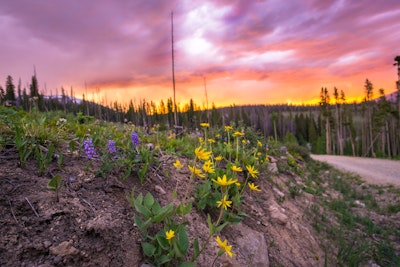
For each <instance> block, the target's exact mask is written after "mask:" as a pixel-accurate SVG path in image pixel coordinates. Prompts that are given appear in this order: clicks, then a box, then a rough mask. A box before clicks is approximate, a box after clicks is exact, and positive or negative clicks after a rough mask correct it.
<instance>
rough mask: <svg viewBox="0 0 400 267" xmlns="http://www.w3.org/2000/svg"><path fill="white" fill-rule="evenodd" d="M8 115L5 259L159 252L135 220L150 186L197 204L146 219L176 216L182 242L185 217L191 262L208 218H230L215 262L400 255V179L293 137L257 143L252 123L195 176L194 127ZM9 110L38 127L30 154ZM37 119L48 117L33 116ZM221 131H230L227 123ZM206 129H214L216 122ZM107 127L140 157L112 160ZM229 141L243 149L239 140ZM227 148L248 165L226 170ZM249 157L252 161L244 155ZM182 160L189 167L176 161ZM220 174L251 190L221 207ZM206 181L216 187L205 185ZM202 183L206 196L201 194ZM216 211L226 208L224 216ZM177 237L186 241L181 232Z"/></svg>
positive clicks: (107, 262)
mask: <svg viewBox="0 0 400 267" xmlns="http://www.w3.org/2000/svg"><path fill="white" fill-rule="evenodd" d="M3 115H4V114H3ZM7 116H8V118H9V120H4V122H3V123H2V125H1V132H2V136H3V137H2V142H1V144H2V145H1V150H0V190H1V192H2V194H1V199H0V214H1V215H2V216H1V219H0V220H1V221H0V223H1V230H0V265H1V266H143V264H144V262H145V261H146V260H149V259H150V260H151V257H145V255H144V253H143V250H142V248H143V243H146V242H148V243H149V242H150V243H151V241H149V240H147V241H146V238H147V236H146V235H143V231H141V229H139V228H140V227H138V226H139V225H138V223H139V222H140V221H138V220H137V219H135V220H134V218H133V217H134V216H141V215H143V214H141V212H139V211H138V207H140V205H138V204H137V199H138V197H139V196H140V193H142V196H146V195H147V194H148V193H150V194H151V195H152V196H153V197H154V199H155V200H154V201H157V202H159V203H160V205H161V207H163V206H168V205H171V206H173V207H179V206H180V205H181V204H182V203H185V204H186V203H193V205H192V207H191V209H190V211H189V212H184V213H183V214H182V213H181V214H179V213H177V214H175V213H174V214H172V213H171V216H173V221H172V222H171V221H169V220H168V218H167V217H165V220H164V221H161V222H162V224H161V225H158V224H154V225H153V226H151V227H149V228H148V229H147V230H148V235H152V234H156V233H158V232H159V231H160V230H161V232H163V229H165V226H166V225H175V226H176V227H177V228H174V230H175V232H176V233H177V234H178V233H179V234H178V235H177V236H176V237H175V238H176V240H178V239H179V241H181V240H182V237H183V236H184V235H183V234H182V232H181V230H179V229H182V228H179V227H183V226H178V225H184V226H185V229H186V230H185V231H187V240H188V245H187V248H186V249H187V251H186V256H180V258H179V257H178V258H173V259H172V260H171V261H170V264H171V265H172V266H177V264H178V262H182V261H184V260H186V261H190V259H191V255H193V253H195V252H196V246H195V245H194V242H195V240H196V238H197V240H198V243H199V246H200V248H202V247H203V244H206V243H207V239H208V236H209V232H210V223H209V222H208V220H211V221H212V222H215V221H218V222H221V224H217V226H222V225H223V224H224V225H225V223H226V226H225V227H220V228H222V229H221V231H220V232H218V231H217V232H215V233H214V234H213V235H212V237H211V238H210V239H209V240H210V242H209V245H208V246H206V248H205V250H204V251H203V252H202V253H201V254H200V256H199V257H198V258H197V260H196V266H211V265H212V264H213V262H214V261H215V263H214V266H324V264H327V265H328V266H332V265H335V264H338V265H343V266H348V265H351V264H355V265H354V266H358V265H363V266H374V264H379V265H380V266H396V264H399V255H400V247H399V245H398V244H400V233H399V231H398V229H400V225H399V220H398V216H399V212H400V209H399V207H400V201H399V195H400V191H399V189H398V188H395V187H393V186H387V187H377V186H369V185H368V184H366V183H364V182H362V181H360V180H359V179H357V178H354V177H351V176H347V175H344V174H342V173H340V172H338V171H337V170H334V169H332V168H330V167H329V166H327V165H326V164H321V163H318V162H314V161H312V160H310V159H308V157H307V153H304V151H303V150H302V149H301V148H299V147H297V146H293V145H288V146H287V148H286V147H282V146H281V145H280V144H278V143H276V144H275V143H273V142H270V143H269V147H268V149H265V145H262V146H257V142H256V141H257V139H254V138H257V137H256V136H255V135H252V134H251V132H248V131H247V130H246V131H244V132H243V133H244V134H243V136H240V140H242V139H243V140H249V143H248V145H246V144H245V143H246V142H241V143H243V146H242V145H240V147H241V149H240V151H239V152H240V153H238V152H236V151H238V150H235V149H233V151H232V153H229V151H228V154H226V155H224V156H223V159H222V160H221V161H219V163H217V162H215V170H216V173H215V176H212V175H211V174H209V175H210V177H209V178H210V179H211V180H210V181H209V180H207V179H204V178H199V177H194V176H193V174H192V173H191V171H190V170H189V168H188V166H191V165H193V162H195V164H200V161H198V160H194V158H193V157H195V153H193V150H194V148H195V147H198V146H199V145H200V146H202V145H201V142H200V143H199V141H198V137H197V136H191V135H190V134H188V135H187V136H186V135H185V136H183V137H181V138H180V139H175V138H171V137H170V138H169V137H168V134H166V133H155V132H154V133H152V134H151V135H145V134H144V132H142V131H141V130H140V129H139V128H137V127H134V126H132V125H118V124H105V123H103V122H94V123H87V124H79V123H76V122H75V121H74V118H73V117H68V118H67V120H66V122H65V124H64V125H63V126H60V124H58V125H57V121H60V119H59V117H58V116H55V117H46V116H45V115H43V114H39V115H29V116H27V117H22V118H20V117H19V116H18V115H17V114H11V113H8V114H7ZM13 116H15V117H13ZM35 116H36V117H35ZM34 117H35V118H34ZM11 118H13V119H15V118H19V119H21V122H22V125H25V126H26V127H25V128H24V129H25V134H26V135H24V136H25V137H28V136H29V137H32V138H33V137H34V140H35V141H33V139H30V141H31V143H32V144H36V148H38V149H39V150H36V151H38V152H36V153H34V154H32V155H30V156H27V157H26V160H24V161H23V163H24V164H23V165H21V157H20V155H21V149H18V148H21V144H20V143H18V134H17V135H15V134H16V133H15V132H13V131H14V130H15V129H17V128H18V127H17V128H13V126H12V124H13V123H14V122H15V120H13V119H11ZM36 120H37V121H38V122H41V123H38V124H35V123H34V121H36ZM63 123H64V122H63ZM132 130H135V131H137V132H138V133H139V134H138V137H139V140H140V144H139V145H138V147H137V148H135V147H132V145H131V144H130V142H131V140H130V139H131V132H132ZM217 132H218V134H222V135H223V134H224V130H223V129H221V130H220V131H217ZM204 133H206V134H209V137H210V136H217V135H216V133H215V132H213V129H210V130H207V131H204ZM225 134H226V133H225ZM88 136H91V137H93V139H94V141H93V143H94V144H95V146H94V148H95V149H96V150H97V155H96V157H93V158H92V159H91V158H90V157H88V154H87V153H85V146H84V145H83V143H84V140H87V139H86V138H87V137H88ZM44 137H46V138H44ZM60 137H63V138H60ZM203 137H204V136H203ZM14 138H15V140H14ZM107 138H108V139H110V138H114V139H115V140H116V143H117V155H118V157H119V158H118V159H117V160H122V159H124V158H125V159H129V158H132V157H133V158H134V159H135V161H134V165H132V166H131V165H129V164H128V165H126V162H124V163H121V164H122V165H113V164H114V163H115V162H114V161H113V160H116V158H114V157H112V158H108V157H106V156H107V152H106V150H105V149H101V148H102V147H104V145H105V144H106V140H107ZM236 139H237V138H236V137H235V138H233V139H232V142H234V141H236ZM13 140H14V141H13ZM16 140H17V141H16ZM44 140H47V142H44ZM203 140H204V139H203ZM217 140H218V139H217ZM238 140H239V139H238ZM132 141H136V140H134V138H132ZM259 141H260V140H259ZM253 142H255V143H254V145H252V144H253ZM50 143H54V144H56V150H55V152H54V154H52V155H51V157H50V160H49V161H48V162H47V164H45V168H44V169H43V168H39V167H40V166H41V165H40V164H39V163H40V162H43V161H41V160H40V155H42V159H43V158H45V157H46V156H47V155H49V151H50V150H51V149H50V147H51V146H50V145H49V144H50ZM16 144H19V146H18V145H16ZM149 144H151V145H149ZM233 145H234V146H232V147H233V148H235V147H236V143H233ZM225 146H226V144H225V145H224V143H223V142H219V141H217V142H216V144H215V145H213V147H212V148H213V150H212V151H213V154H215V155H217V154H218V153H219V152H221V154H222V152H223V151H225V150H224V149H225V148H224V147H225ZM237 146H238V147H239V142H238V143H237ZM32 148H33V149H34V150H35V149H36V148H34V147H32ZM128 148H130V149H128ZM255 148H256V150H254V149H255ZM46 149H47V150H46ZM40 151H42V152H40ZM248 151H252V153H248ZM235 152H236V153H237V154H236V155H235ZM41 153H42V154H41ZM146 153H147V154H146ZM138 155H140V157H138ZM301 155H302V156H301ZM230 156H232V159H236V160H237V161H236V162H235V164H237V163H238V162H239V161H238V160H239V159H240V164H239V165H240V166H242V168H243V171H242V172H238V173H236V174H235V173H233V172H232V171H230V169H228V166H231V165H230V164H231V162H230V160H229V159H230ZM60 157H61V160H60ZM146 157H147V160H145V159H146ZM253 157H254V158H253ZM150 158H151V160H150V161H148V160H149V159H150ZM215 158H216V157H215ZM246 159H247V160H250V161H247V162H245V160H246ZM264 159H265V161H264ZM177 160H179V161H180V163H181V164H182V166H183V167H182V168H181V169H177V168H176V167H174V163H176V162H177ZM118 162H119V161H118ZM146 162H148V163H149V165H146ZM257 162H259V163H257ZM111 163H112V164H111ZM124 164H125V165H124ZM248 165H252V166H255V167H256V168H257V170H259V173H258V175H256V176H258V177H257V178H254V179H253V178H252V177H249V173H251V171H249V169H247V168H246V166H248ZM127 166H131V167H132V169H131V171H129V172H127V169H126V167H127ZM145 166H146V168H144V167H145ZM199 167H200V166H199ZM144 169H145V176H143V170H144ZM222 173H226V174H228V176H230V177H236V179H237V180H238V181H239V182H240V183H241V184H245V187H240V188H241V189H243V190H241V192H243V193H242V194H241V195H239V196H240V198H239V199H238V202H237V203H232V207H228V208H227V209H226V210H224V209H223V208H222V207H221V208H220V209H218V208H217V205H216V203H215V202H214V198H213V197H217V199H219V198H220V195H219V194H220V193H219V187H218V185H216V184H215V183H213V182H212V179H216V178H217V176H220V177H222ZM57 175H59V177H62V185H61V186H60V190H59V194H58V195H59V201H57V197H56V192H55V191H53V190H50V189H48V188H47V187H48V184H49V181H50V180H51V179H54V178H55V177H57ZM213 177H214V178H213ZM246 181H253V182H254V183H255V184H257V186H258V188H259V189H260V190H261V192H258V191H257V190H254V191H253V190H249V188H248V187H247V186H246ZM208 182H209V183H208ZM205 184H209V185H210V187H209V189H208V190H206V191H202V190H201V186H203V185H205ZM133 189H134V195H133V196H132V192H133ZM214 190H215V191H214ZM221 190H222V189H221ZM230 190H233V191H229V199H232V200H234V196H235V193H234V192H235V187H232V189H230ZM202 192H203V193H202ZM210 192H212V194H211V195H208V193H210ZM222 192H224V191H222ZM187 193H189V194H187ZM202 194H206V195H207V196H208V197H203V198H202V197H201V196H202ZM145 199H147V200H149V199H150V198H149V197H145ZM154 201H152V203H153V202H154ZM170 203H172V204H170ZM143 205H145V206H146V205H147V204H145V203H144V204H143ZM146 207H147V206H146ZM181 207H183V206H181ZM153 208H154V206H153ZM139 210H140V209H139ZM219 214H220V215H221V214H224V216H223V219H222V221H220V220H219V219H220V218H218V217H219ZM171 218H172V217H171ZM208 218H210V219H208ZM222 222H224V223H223V224H222ZM139 224H140V223H139ZM163 225H164V226H163ZM216 236H219V237H220V238H221V240H227V242H228V244H229V245H232V248H231V252H233V253H234V254H235V256H233V257H229V255H228V253H223V254H222V255H221V256H220V257H218V258H216V256H217V255H218V251H219V249H220V248H219V246H218V243H217V242H216V241H215V238H216ZM160 242H163V241H160ZM173 242H174V241H173ZM166 244H167V246H168V243H166ZM170 244H171V243H170ZM177 246H178V248H179V250H182V246H181V243H179V245H177ZM173 250H174V251H175V248H174V249H173ZM147 252H148V251H147ZM175 253H177V252H175ZM169 255H170V254H169ZM175 256H176V255H175ZM153 260H154V259H153ZM186 266H190V265H186ZM375 266H376V265H375Z"/></svg>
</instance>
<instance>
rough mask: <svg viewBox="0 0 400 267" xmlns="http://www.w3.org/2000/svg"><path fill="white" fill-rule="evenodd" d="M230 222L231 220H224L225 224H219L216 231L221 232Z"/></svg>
mask: <svg viewBox="0 0 400 267" xmlns="http://www.w3.org/2000/svg"><path fill="white" fill-rule="evenodd" d="M228 223H229V222H224V223H223V224H221V225H219V226H218V227H217V228H216V229H215V232H216V233H219V232H221V231H222V229H224V227H225V226H227V225H228Z"/></svg>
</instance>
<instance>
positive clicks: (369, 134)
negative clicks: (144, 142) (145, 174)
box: [0, 56, 400, 158]
mask: <svg viewBox="0 0 400 267" xmlns="http://www.w3.org/2000/svg"><path fill="white" fill-rule="evenodd" d="M394 65H396V66H397V67H398V76H399V77H398V81H397V82H396V85H397V88H398V91H397V97H394V98H392V99H387V98H386V96H385V92H384V89H379V90H378V94H377V95H376V92H375V88H374V85H373V83H372V82H371V81H370V80H368V79H366V81H365V84H364V99H363V101H362V102H361V103H348V102H347V101H346V96H345V92H344V91H343V90H339V89H338V88H336V87H334V88H333V90H332V89H331V90H332V91H331V92H329V89H328V88H326V87H323V88H321V90H320V102H319V105H303V106H294V105H287V104H282V105H247V106H236V105H231V106H229V107H223V108H216V107H215V105H214V104H212V108H211V109H209V110H206V109H205V108H201V106H199V105H197V104H196V103H195V102H194V101H193V99H190V101H189V102H188V103H186V104H181V103H178V104H177V105H176V108H177V110H176V111H177V113H176V114H177V124H178V125H175V119H174V103H173V100H172V98H168V99H167V101H164V100H161V101H160V103H159V104H158V105H157V104H156V103H155V102H153V101H150V102H149V101H146V100H145V99H141V100H140V101H139V102H134V101H132V100H131V101H130V102H129V103H128V104H127V105H122V104H121V103H118V102H117V101H115V102H113V103H111V104H110V103H108V104H106V103H104V101H97V102H96V101H93V100H92V101H89V100H87V96H86V95H85V94H83V95H82V98H81V99H78V98H76V97H75V94H74V91H73V89H72V88H71V89H70V91H69V93H68V92H67V90H65V89H64V88H61V92H60V94H58V92H57V91H56V94H55V95H52V94H51V95H47V96H46V95H44V94H43V93H40V90H39V86H38V79H37V77H36V73H35V74H34V75H33V76H32V79H31V82H30V84H29V86H28V87H29V92H28V91H27V89H26V87H24V88H22V86H21V81H20V80H19V82H18V85H17V86H15V85H14V82H13V78H12V77H11V76H7V78H6V83H5V90H4V89H3V87H2V86H0V104H3V105H10V106H12V105H14V106H16V107H17V108H20V109H23V110H25V111H28V112H29V111H32V110H38V111H44V112H47V111H61V112H64V113H67V112H71V113H74V114H76V115H80V116H86V117H93V118H96V119H100V120H107V121H113V122H121V123H124V122H131V123H133V124H135V125H138V126H143V127H146V128H147V129H151V128H152V127H153V126H155V125H157V126H158V127H159V129H160V130H173V129H174V128H175V127H176V126H179V127H182V128H183V129H184V130H185V131H187V132H192V131H195V130H196V128H197V127H198V125H199V124H200V123H202V122H208V123H210V125H211V126H213V125H215V126H222V125H232V124H235V125H236V126H240V127H251V128H253V129H254V130H255V131H259V132H260V133H262V134H263V135H264V136H265V138H266V139H273V140H276V141H281V140H296V142H297V143H298V144H300V145H303V146H307V147H308V148H309V149H310V150H311V151H312V152H313V153H318V154H333V155H352V156H364V157H388V158H399V156H400V94H399V92H400V56H397V57H396V58H395V64H394Z"/></svg>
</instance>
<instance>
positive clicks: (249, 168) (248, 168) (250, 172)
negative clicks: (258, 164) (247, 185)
mask: <svg viewBox="0 0 400 267" xmlns="http://www.w3.org/2000/svg"><path fill="white" fill-rule="evenodd" d="M246 169H247V171H248V172H249V174H250V175H251V177H253V178H257V175H258V171H257V170H255V169H254V166H250V165H246Z"/></svg>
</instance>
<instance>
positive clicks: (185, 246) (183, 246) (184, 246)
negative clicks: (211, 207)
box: [178, 227, 189, 254]
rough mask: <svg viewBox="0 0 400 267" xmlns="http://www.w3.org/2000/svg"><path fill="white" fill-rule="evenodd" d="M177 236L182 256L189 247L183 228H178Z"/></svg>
mask: <svg viewBox="0 0 400 267" xmlns="http://www.w3.org/2000/svg"><path fill="white" fill-rule="evenodd" d="M178 236H179V239H178V246H179V249H180V251H181V252H182V253H183V254H186V251H187V249H188V247H189V240H188V236H187V233H186V229H185V227H180V229H179V231H178Z"/></svg>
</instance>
